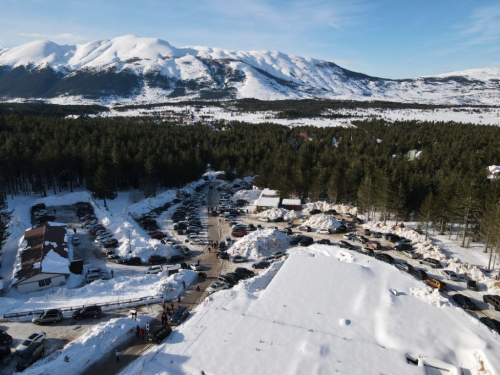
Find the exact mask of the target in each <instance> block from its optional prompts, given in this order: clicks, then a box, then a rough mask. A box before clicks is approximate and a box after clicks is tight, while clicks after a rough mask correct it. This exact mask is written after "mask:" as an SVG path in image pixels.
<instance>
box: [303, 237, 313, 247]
mask: <svg viewBox="0 0 500 375" xmlns="http://www.w3.org/2000/svg"><path fill="white" fill-rule="evenodd" d="M313 243H314V240H313V238H312V237H308V236H304V237H302V239H301V240H300V241H299V245H300V246H309V245H312V244H313Z"/></svg>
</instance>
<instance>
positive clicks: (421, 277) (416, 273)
mask: <svg viewBox="0 0 500 375" xmlns="http://www.w3.org/2000/svg"><path fill="white" fill-rule="evenodd" d="M410 275H412V276H413V277H415V278H417V279H419V280H427V278H428V276H427V273H426V272H425V271H423V270H419V269H415V268H414V269H413V270H412V271H410Z"/></svg>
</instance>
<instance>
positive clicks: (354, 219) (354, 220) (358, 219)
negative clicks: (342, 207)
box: [352, 216, 365, 224]
mask: <svg viewBox="0 0 500 375" xmlns="http://www.w3.org/2000/svg"><path fill="white" fill-rule="evenodd" d="M352 222H353V223H356V224H364V223H365V222H364V221H363V220H361V219H360V218H359V217H357V216H354V217H353V218H352Z"/></svg>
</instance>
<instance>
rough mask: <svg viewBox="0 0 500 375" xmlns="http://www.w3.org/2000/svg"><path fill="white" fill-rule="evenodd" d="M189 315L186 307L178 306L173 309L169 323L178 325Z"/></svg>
mask: <svg viewBox="0 0 500 375" xmlns="http://www.w3.org/2000/svg"><path fill="white" fill-rule="evenodd" d="M188 315H189V311H188V309H187V307H185V306H180V307H178V308H177V310H176V311H175V314H174V315H172V317H171V318H170V323H171V324H172V325H173V326H178V325H179V324H181V323H182V322H183V321H184V320H186V318H187V317H188Z"/></svg>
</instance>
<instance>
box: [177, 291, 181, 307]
mask: <svg viewBox="0 0 500 375" xmlns="http://www.w3.org/2000/svg"><path fill="white" fill-rule="evenodd" d="M177 303H179V305H180V304H181V294H180V293H179V295H178V296H177Z"/></svg>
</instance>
